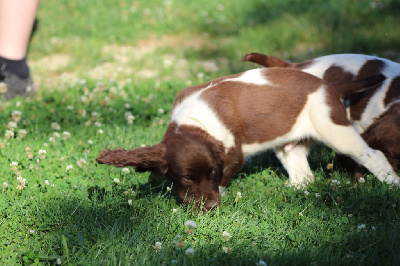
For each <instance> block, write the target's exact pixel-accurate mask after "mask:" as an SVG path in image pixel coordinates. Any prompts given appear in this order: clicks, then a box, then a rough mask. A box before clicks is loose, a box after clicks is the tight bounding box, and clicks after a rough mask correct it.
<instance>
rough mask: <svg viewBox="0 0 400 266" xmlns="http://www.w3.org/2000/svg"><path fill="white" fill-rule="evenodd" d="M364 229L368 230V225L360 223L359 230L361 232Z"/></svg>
mask: <svg viewBox="0 0 400 266" xmlns="http://www.w3.org/2000/svg"><path fill="white" fill-rule="evenodd" d="M362 230H366V225H365V224H360V225H359V226H357V231H358V232H360V231H362Z"/></svg>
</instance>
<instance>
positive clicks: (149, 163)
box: [96, 143, 168, 175]
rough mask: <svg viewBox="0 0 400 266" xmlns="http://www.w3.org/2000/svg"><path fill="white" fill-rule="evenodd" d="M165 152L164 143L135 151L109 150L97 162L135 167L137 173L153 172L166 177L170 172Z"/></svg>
mask: <svg viewBox="0 0 400 266" xmlns="http://www.w3.org/2000/svg"><path fill="white" fill-rule="evenodd" d="M165 151H166V147H165V144H163V143H159V144H156V145H154V146H150V147H142V148H137V149H133V150H125V149H115V150H109V149H107V150H104V151H103V152H102V153H101V154H100V155H99V157H97V158H96V161H97V162H98V163H100V164H110V165H114V166H117V167H124V166H133V167H134V168H135V170H136V171H137V172H146V171H152V172H154V173H156V174H158V175H165V173H166V172H167V170H168V162H167V161H166V160H165Z"/></svg>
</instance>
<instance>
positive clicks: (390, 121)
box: [242, 53, 400, 178]
mask: <svg viewBox="0 0 400 266" xmlns="http://www.w3.org/2000/svg"><path fill="white" fill-rule="evenodd" d="M242 60H243V61H250V62H254V63H257V64H260V65H262V66H266V67H287V68H294V69H299V70H302V71H304V72H307V73H310V74H312V75H314V76H317V77H320V78H323V79H324V80H326V81H328V82H347V81H349V80H353V79H356V78H362V77H365V76H368V75H376V74H384V75H385V80H384V82H383V83H382V84H380V85H379V86H377V87H375V88H371V89H369V90H366V91H363V92H360V93H355V94H352V95H349V96H348V97H347V98H346V99H345V102H346V103H347V105H348V109H347V112H348V117H349V119H350V121H351V122H352V124H353V125H354V127H355V128H356V130H357V131H358V132H359V133H360V134H361V136H362V137H363V138H364V140H366V142H367V144H368V145H370V146H371V147H372V148H374V149H378V150H381V151H382V152H383V153H384V154H385V155H386V157H387V158H388V160H389V162H390V163H391V165H392V166H393V167H394V168H396V169H399V160H400V157H399V152H398V151H400V125H399V121H400V114H399V112H398V110H399V103H398V101H399V100H400V64H398V63H395V62H392V61H389V60H387V59H383V58H379V57H374V56H367V55H361V54H336V55H328V56H323V57H319V58H315V59H312V60H309V61H306V62H302V63H289V62H286V61H284V60H281V59H278V58H275V57H271V56H267V55H265V54H259V53H249V54H247V55H245V56H244V57H243V58H242ZM339 89H340V88H339ZM335 161H336V163H337V164H338V165H339V166H341V167H344V168H346V169H347V170H348V171H350V172H353V171H354V172H355V176H356V178H359V177H360V176H362V174H363V173H365V169H364V168H363V167H362V166H359V165H357V164H356V163H355V162H354V161H352V160H351V159H350V158H348V157H347V156H344V155H337V156H336V159H335Z"/></svg>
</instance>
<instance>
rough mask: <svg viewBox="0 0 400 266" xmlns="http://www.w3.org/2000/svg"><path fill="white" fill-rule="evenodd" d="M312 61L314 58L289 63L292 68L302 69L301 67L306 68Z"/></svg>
mask: <svg viewBox="0 0 400 266" xmlns="http://www.w3.org/2000/svg"><path fill="white" fill-rule="evenodd" d="M313 63H314V60H308V61H305V62H301V63H292V64H291V67H292V68H296V69H300V70H303V69H306V68H308V67H309V66H311V65H312V64H313Z"/></svg>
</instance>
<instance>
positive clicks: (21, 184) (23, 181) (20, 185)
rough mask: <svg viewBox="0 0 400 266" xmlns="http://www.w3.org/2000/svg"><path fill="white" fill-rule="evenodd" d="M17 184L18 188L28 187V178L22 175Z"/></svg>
mask: <svg viewBox="0 0 400 266" xmlns="http://www.w3.org/2000/svg"><path fill="white" fill-rule="evenodd" d="M17 181H18V182H17V185H16V189H18V190H22V189H24V188H26V178H22V177H21V176H18V177H17Z"/></svg>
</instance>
